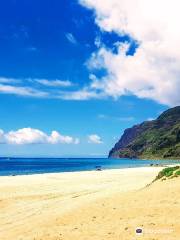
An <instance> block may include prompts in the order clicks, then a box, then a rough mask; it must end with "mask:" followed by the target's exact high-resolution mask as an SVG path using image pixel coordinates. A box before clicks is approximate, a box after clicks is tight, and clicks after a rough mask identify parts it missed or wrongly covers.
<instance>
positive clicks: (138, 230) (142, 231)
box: [135, 227, 173, 235]
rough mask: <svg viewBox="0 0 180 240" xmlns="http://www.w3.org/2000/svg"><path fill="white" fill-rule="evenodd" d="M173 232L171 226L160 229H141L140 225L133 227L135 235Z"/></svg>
mask: <svg viewBox="0 0 180 240" xmlns="http://www.w3.org/2000/svg"><path fill="white" fill-rule="evenodd" d="M172 232H173V229H172V228H161V229H149V228H145V229H142V228H141V227H137V228H136V229H135V233H136V235H142V234H143V235H144V234H171V233H172Z"/></svg>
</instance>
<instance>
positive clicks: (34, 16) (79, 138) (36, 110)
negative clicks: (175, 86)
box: [0, 0, 177, 157]
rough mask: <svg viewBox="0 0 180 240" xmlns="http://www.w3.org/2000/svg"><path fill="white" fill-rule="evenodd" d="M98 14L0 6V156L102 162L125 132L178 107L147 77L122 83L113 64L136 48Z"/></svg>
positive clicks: (40, 4)
mask: <svg viewBox="0 0 180 240" xmlns="http://www.w3.org/2000/svg"><path fill="white" fill-rule="evenodd" d="M80 3H81V4H80ZM98 11H99V9H98V8H97V7H96V6H93V5H91V1H90V0H89V1H81V2H78V1H76V0H71V1H68V0H61V1H58V0H57V1H56V0H54V1H49V0H45V1H41V0H39V1H34V0H31V1H22V0H19V1H16V0H8V1H6V2H5V1H3V2H1V3H0V102H1V111H0V129H2V130H1V132H0V142H1V145H0V147H1V150H0V152H1V155H2V156H4V155H5V156H54V157H55V156H105V155H106V154H107V153H108V151H109V150H110V148H111V147H112V146H113V145H114V143H115V142H116V141H117V139H118V138H119V137H120V136H121V134H122V133H123V131H124V129H125V128H127V127H131V126H132V125H134V124H137V123H139V122H142V121H144V120H149V119H153V118H156V117H157V116H158V115H159V114H160V113H161V112H162V111H163V110H165V109H167V108H168V107H169V106H171V105H177V100H176V99H175V100H174V101H172V102H170V101H169V99H173V98H171V97H170V98H168V97H169V95H168V97H166V96H164V95H163V96H160V95H158V92H155V94H154V92H153V93H151V92H152V89H153V90H154V89H155V90H156V88H155V86H154V85H153V86H151V84H148V85H147V86H144V82H146V79H143V78H142V81H141V82H140V83H139V82H137V84H136V79H135V80H134V83H133V84H132V82H131V81H130V80H129V78H128V79H127V78H126V79H123V76H126V73H125V72H124V71H125V70H126V71H127V69H128V68H127V66H125V67H124V62H122V64H123V65H122V66H123V71H122V72H121V71H120V72H119V69H121V66H120V67H119V66H118V69H115V66H116V64H115V63H116V59H117V57H120V58H119V59H120V60H118V61H121V60H122V58H123V56H121V54H123V51H125V55H124V58H127V59H128V60H129V58H131V57H134V56H135V54H136V51H137V49H139V45H140V44H141V43H140V41H139V39H138V37H137V38H136V37H133V36H132V35H131V34H130V33H129V32H128V31H127V33H126V32H124V33H123V34H122V33H120V32H119V31H118V30H114V29H111V30H108V29H107V28H106V27H104V25H102V23H99V22H97V19H98V14H99V12H98ZM126 48H127V50H124V49H126ZM111 58H112V61H109V60H110V59H111ZM123 61H124V60H123ZM126 62H127V61H126ZM111 63H114V65H115V66H114V65H113V64H112V65H111ZM128 71H130V72H131V71H132V72H134V71H135V69H134V68H132V69H131V68H129V70H128ZM137 71H138V68H137ZM121 74H122V80H121V78H119V75H120V76H121ZM134 74H135V73H134ZM138 76H140V74H139V75H138ZM128 77H129V75H128ZM119 79H120V80H119ZM140 79H141V77H140ZM121 83H123V84H124V85H122V84H121ZM126 83H127V86H126ZM140 84H141V86H139V85H140ZM134 85H136V86H137V85H138V86H139V88H138V89H137V88H135V87H134ZM132 86H133V87H132ZM142 89H143V90H142ZM157 89H159V88H158V87H157ZM164 92H165V91H164ZM157 96H158V97H157ZM35 130H37V131H35ZM52 131H55V132H56V133H55V134H52Z"/></svg>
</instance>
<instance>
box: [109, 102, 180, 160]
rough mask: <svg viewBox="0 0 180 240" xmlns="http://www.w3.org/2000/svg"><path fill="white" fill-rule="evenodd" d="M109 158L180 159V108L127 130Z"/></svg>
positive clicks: (170, 110)
mask: <svg viewBox="0 0 180 240" xmlns="http://www.w3.org/2000/svg"><path fill="white" fill-rule="evenodd" d="M109 157H114V158H140V159H180V106H178V107H174V108H171V109H169V110H167V111H165V112H163V113H162V114H161V115H160V116H159V117H158V118H157V119H156V120H153V121H145V122H143V123H141V124H139V125H135V126H133V127H132V128H128V129H126V130H125V131H124V134H123V135H122V137H121V139H120V140H119V141H118V142H117V143H116V144H115V146H114V147H113V148H112V149H111V151H110V152H109Z"/></svg>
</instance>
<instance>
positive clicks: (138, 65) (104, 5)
mask: <svg viewBox="0 0 180 240" xmlns="http://www.w3.org/2000/svg"><path fill="white" fill-rule="evenodd" d="M80 3H81V4H82V5H83V6H85V7H87V8H89V9H92V10H94V12H95V21H96V23H97V25H98V26H99V27H100V29H101V30H102V31H106V32H116V33H117V34H118V35H129V36H130V37H131V38H132V41H136V42H138V47H137V49H136V51H135V53H134V54H133V55H132V56H131V55H128V49H129V47H130V43H123V44H119V45H118V47H117V53H114V52H113V51H112V50H110V49H107V48H106V47H104V46H102V47H101V48H100V49H99V50H98V51H97V52H96V53H94V54H92V56H91V59H90V61H89V67H90V68H92V69H94V68H98V69H102V68H105V69H106V71H107V75H106V76H105V77H102V78H97V79H96V80H94V81H93V83H92V86H91V87H93V88H94V89H98V90H99V91H100V90H101V91H103V92H104V93H105V94H106V95H107V96H113V97H115V98H117V97H119V96H122V95H136V96H137V97H139V98H149V99H153V100H155V101H157V102H159V103H162V104H166V105H179V104H180V94H179V92H180V45H179V42H180V28H179V22H180V14H179V8H180V1H178V0H151V1H149V0H133V1H132V0H107V1H104V2H102V1H101V0H80Z"/></svg>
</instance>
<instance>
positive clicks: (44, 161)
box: [0, 158, 179, 176]
mask: <svg viewBox="0 0 180 240" xmlns="http://www.w3.org/2000/svg"><path fill="white" fill-rule="evenodd" d="M171 163H179V162H178V161H172V160H169V161H168V160H159V161H158V160H153V161H151V160H138V159H108V158H0V176H11V175H27V174H38V173H58V172H76V171H91V170H96V169H97V168H101V169H102V170H103V169H119V168H132V167H144V166H149V165H150V164H171Z"/></svg>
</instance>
